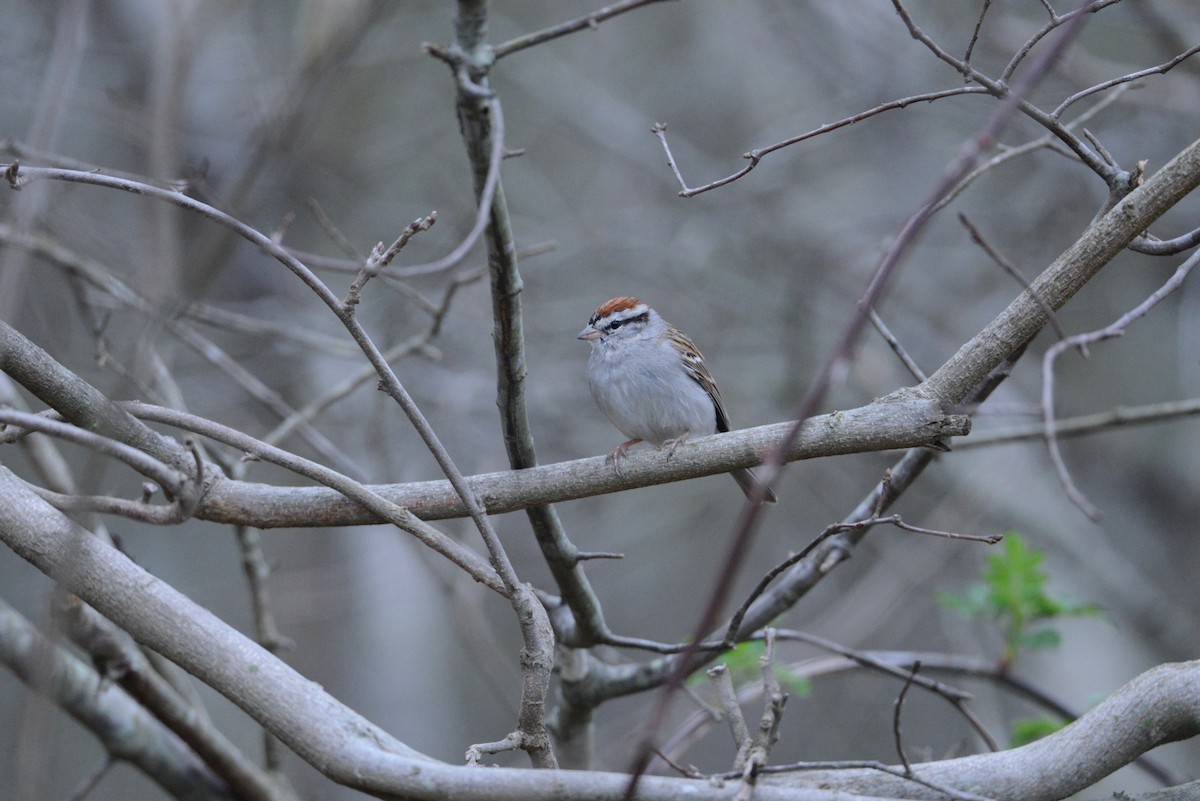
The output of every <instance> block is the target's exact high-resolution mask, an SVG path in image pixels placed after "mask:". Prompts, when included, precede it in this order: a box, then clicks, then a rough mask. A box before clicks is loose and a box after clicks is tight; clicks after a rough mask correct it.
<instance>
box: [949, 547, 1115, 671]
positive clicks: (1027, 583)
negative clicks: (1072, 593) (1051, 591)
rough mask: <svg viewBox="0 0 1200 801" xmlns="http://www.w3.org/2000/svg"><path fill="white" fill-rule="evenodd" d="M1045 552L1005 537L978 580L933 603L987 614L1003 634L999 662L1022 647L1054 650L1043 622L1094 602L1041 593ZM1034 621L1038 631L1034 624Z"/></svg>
mask: <svg viewBox="0 0 1200 801" xmlns="http://www.w3.org/2000/svg"><path fill="white" fill-rule="evenodd" d="M1044 558H1045V554H1044V553H1043V552H1042V551H1039V550H1037V549H1036V548H1031V547H1030V546H1029V545H1028V544H1027V543H1026V541H1025V538H1024V537H1022V536H1021V535H1020V534H1018V533H1016V532H1014V531H1010V532H1008V533H1007V534H1005V535H1004V545H1003V548H1002V549H1001V550H1000V552H999V553H993V554H990V555H989V556H988V557H987V564H986V567H985V568H984V572H983V580H982V581H979V582H976V583H974V584H972V585H971V586H969V587H968V588H967V589H966V591H965V592H964V593H963V594H961V595H955V594H952V593H939V594H938V603H939V604H941V605H942V607H943V608H945V609H949V610H952V611H955V612H959V613H961V614H964V615H967V616H969V617H977V618H983V617H988V618H991V619H992V620H993V621H994V622H995V623H996V625H997V626H998V627H999V628H1000V631H1001V635H1002V636H1003V638H1004V645H1003V657H1002V659H1003V661H1004V662H1006V663H1011V662H1012V661H1013V660H1015V659H1016V657H1017V655H1018V653H1019V652H1020V651H1021V649H1022V648H1025V649H1036V648H1054V647H1057V646H1058V645H1059V643H1060V641H1061V636H1060V635H1059V633H1058V631H1057V630H1056V629H1054V628H1050V627H1046V626H1044V625H1039V624H1044V623H1045V622H1046V621H1049V620H1054V619H1055V618H1061V617H1082V616H1091V615H1097V614H1099V613H1100V611H1101V609H1100V607H1099V606H1098V605H1096V604H1080V603H1075V602H1074V601H1070V600H1066V599H1063V598H1055V597H1053V596H1051V595H1048V594H1047V593H1046V583H1047V581H1048V580H1049V575H1048V574H1047V573H1046V571H1045V569H1044V568H1043V566H1042V562H1043V560H1044ZM1035 625H1039V627H1038V628H1037V629H1034V628H1033V626H1035Z"/></svg>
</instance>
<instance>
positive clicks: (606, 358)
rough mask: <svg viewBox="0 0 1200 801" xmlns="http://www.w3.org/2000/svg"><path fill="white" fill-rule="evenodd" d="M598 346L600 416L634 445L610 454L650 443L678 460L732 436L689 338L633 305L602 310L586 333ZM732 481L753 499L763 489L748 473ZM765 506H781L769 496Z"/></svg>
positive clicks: (594, 373)
mask: <svg viewBox="0 0 1200 801" xmlns="http://www.w3.org/2000/svg"><path fill="white" fill-rule="evenodd" d="M578 338H579V339H582V340H584V341H585V342H587V343H588V344H589V345H591V354H590V355H589V356H588V362H587V381H588V386H589V387H590V388H591V390H592V398H594V399H595V401H596V405H597V406H599V407H600V411H601V412H603V413H604V416H605V417H607V418H608V420H609V422H611V423H612V424H613V425H614V426H616V427H617V430H619V431H620V432H621V433H622V434H624V435H625V436H626V437H628V438H629V439H628V441H626V442H623V443H621V444H620V445H618V446H617V447H616V449H615V450H614V451H613V452H612V453H611V454H609V458H610V459H611V460H612V462H613V465H614V467H615V468H616V469H617V470H618V471H619V470H620V459H621V458H622V457H623V456H624V455H625V451H627V450H628V449H629V448H630V447H632V446H633V445H636V444H637V443H639V442H648V443H650V444H651V445H653V446H655V447H658V448H662V447H666V448H667V449H668V455H671V454H674V453H675V449H676V448H678V447H679V445H680V444H681V443H683V442H684V441H685V440H686V439H687V438H688V437H690V436H693V435H695V436H705V435H708V434H716V433H718V432H725V431H729V415H728V414H726V412H725V404H724V402H723V401H722V400H721V393H720V390H718V389H717V383H716V381H714V380H713V377H712V374H711V373H709V371H708V367H707V366H706V365H705V363H704V356H703V355H702V354H701V353H700V350H699V348H697V347H696V345H695V343H693V342H692V340H691V339H689V338H688V337H687V335H686V334H684V333H683V332H682V331H680V330H679V329H678V328H676V327H675V326H673V325H671V324H670V323H668V322H667V321H666V320H664V319H663V318H662V316H661V315H659V313H658V312H656V311H655V310H654V309H652V308H650V306H648V305H647V304H645V303H643V302H642V301H640V300H638V299H637V298H633V297H627V296H622V297H617V298H613V299H612V300H609V301H606V302H605V303H602V304H600V306H599V308H597V309H596V311H595V313H594V314H592V316H591V318H590V319H589V320H588V324H587V325H586V326H584V327H583V330H582V331H580V332H579V335H578ZM730 475H732V476H733V478H734V480H735V481H737V483H738V486H739V487H741V488H742V492H744V493H745V494H746V497H748V498H750V497H753V495H752V492H753V491H754V488H755V487H756V486H757V485H758V483H759V481H758V476H757V475H755V473H754V471H753V470H750V469H748V468H738V469H736V470H733V471H731V473H730ZM762 499H763V501H764V502H765V503H775V502H776V500H777V498H776V496H775V493H774V492H772V491H771V489H770V487H764V488H763V495H762Z"/></svg>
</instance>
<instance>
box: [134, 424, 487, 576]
mask: <svg viewBox="0 0 1200 801" xmlns="http://www.w3.org/2000/svg"><path fill="white" fill-rule="evenodd" d="M124 406H125V407H126V408H128V409H129V410H130V411H131V412H132V413H134V414H135V415H136V416H138V417H139V418H142V419H146V420H153V421H155V422H159V423H165V424H167V425H172V426H176V427H178V428H182V429H184V430H186V431H191V432H193V433H195V434H200V435H201V436H204V437H208V438H209V439H212V440H215V441H217V442H223V443H225V444H226V445H229V446H231V447H234V448H238V449H240V450H242V451H245V452H246V453H248V454H250V455H252V456H253V457H254V458H256V459H262V460H264V461H269V462H272V463H273V464H277V465H279V466H280V467H283V468H286V469H288V470H291V471H292V472H294V473H297V474H299V475H302V476H305V477H307V478H311V479H312V480H314V481H317V482H320V483H321V484H324V485H325V486H327V487H329V488H331V489H334V490H337V491H338V492H339V493H341V494H343V495H345V496H346V497H347V498H352V499H353V500H354V501H356V502H357V503H360V504H362V505H363V506H364V507H366V508H368V509H370V510H371V512H372V513H373V514H376V515H378V516H379V517H380V518H381V519H382V520H386V521H387V522H389V523H392V524H394V525H396V526H398V527H399V528H401V529H403V530H404V531H407V532H408V533H410V534H412V535H413V536H415V537H416V538H417V539H419V540H420V541H421V542H422V543H424V544H425V545H427V546H429V547H430V548H432V549H433V550H435V551H437V552H438V553H440V554H441V555H442V556H444V557H446V558H447V559H449V560H450V561H451V562H453V563H454V564H456V565H458V566H459V567H461V568H462V569H463V570H465V571H466V572H467V573H468V574H469V575H470V576H471V577H472V578H473V579H475V580H476V581H478V582H480V583H481V584H484V585H485V586H487V587H490V588H491V589H493V590H495V591H496V592H498V593H500V594H501V595H506V594H507V592H508V590H507V589H506V588H505V587H504V585H503V584H502V583H501V581H500V579H499V577H498V576H497V575H496V573H495V571H493V570H492V569H491V568H490V567H488V566H487V565H486V564H484V563H483V561H482V560H481V559H480V558H479V557H478V556H477V555H476V554H475V553H474V552H472V551H470V550H468V549H467V548H465V547H463V546H462V545H459V544H458V543H457V542H455V541H454V540H452V539H450V538H449V537H447V536H446V535H445V534H443V533H442V532H440V531H438V530H437V529H436V528H434V527H433V526H431V525H429V524H428V523H426V522H425V521H423V520H421V519H420V518H418V517H417V516H415V515H414V514H413V513H412V512H410V511H409V510H408V509H406V508H404V507H401V506H397V505H396V504H394V503H392V502H391V501H389V500H387V499H386V498H384V497H382V496H381V495H379V494H378V493H376V492H373V491H371V490H370V489H368V488H367V487H365V486H363V485H362V484H360V483H358V482H357V481H354V480H353V479H351V478H348V477H347V476H344V475H341V474H340V473H338V472H336V471H334V470H331V469H329V468H327V467H324V466H323V465H319V464H317V463H315V462H312V461H309V460H308V459H304V458H303V457H300V456H297V455H295V454H293V453H288V452H287V451H284V450H282V449H280V448H277V447H275V446H274V445H268V444H267V443H265V442H262V441H261V440H258V439H255V438H254V437H252V436H250V435H249V434H244V433H242V432H241V431H238V430H236V429H233V428H229V427H228V426H223V425H221V424H220V423H216V422H213V421H212V420H206V419H204V418H202V417H197V416H196V415H193V414H188V413H187V412H181V411H177V410H175V409H166V408H163V407H160V406H151V405H150V404H145V403H127V404H124Z"/></svg>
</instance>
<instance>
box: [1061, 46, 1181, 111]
mask: <svg viewBox="0 0 1200 801" xmlns="http://www.w3.org/2000/svg"><path fill="white" fill-rule="evenodd" d="M1197 53H1200V45H1196V46H1195V47H1191V48H1189V49H1187V50H1185V51H1184V52H1182V53H1180V54H1179V55H1177V56H1175V58H1173V59H1171V60H1170V61H1164V62H1163V63H1162V64H1159V65H1158V66H1156V67H1147V68H1146V69H1144V70H1138V71H1137V72H1131V73H1129V74H1128V75H1122V76H1121V77H1120V78H1113V79H1112V80H1108V81H1104V82H1103V83H1098V84H1096V85H1095V86H1089V87H1088V88H1087V89H1083V90H1081V91H1079V92H1076V93H1075V94H1073V95H1071V96H1070V97H1068V98H1067V99H1066V100H1064V101H1063V102H1061V103H1059V104H1058V106H1057V107H1056V108H1055V109H1054V111H1051V112H1050V118H1051V119H1055V120H1057V119H1058V118H1059V117H1061V116H1062V113H1063V112H1064V111H1066V110H1067V108H1068V107H1069V106H1070V105H1071V104H1073V103H1075V102H1077V101H1079V100H1082V99H1083V98H1085V97H1087V96H1088V95H1093V94H1095V93H1096V92H1103V91H1104V90H1106V89H1111V88H1112V87H1114V86H1118V85H1120V84H1123V83H1128V82H1130V81H1136V80H1138V79H1139V78H1145V77H1146V76H1148V75H1165V74H1166V73H1167V72H1169V71H1170V70H1171V69H1172V68H1174V67H1175V66H1176V65H1178V64H1180V63H1182V62H1183V61H1186V60H1187V59H1189V58H1191V57H1192V56H1194V55H1196V54H1197Z"/></svg>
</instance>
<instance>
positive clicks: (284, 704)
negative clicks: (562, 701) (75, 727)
mask: <svg viewBox="0 0 1200 801" xmlns="http://www.w3.org/2000/svg"><path fill="white" fill-rule="evenodd" d="M0 496H2V497H4V498H5V503H4V504H0V539H2V540H3V541H4V542H5V543H6V544H7V545H8V546H9V547H11V548H12V549H13V550H14V551H16V552H17V553H18V554H19V555H20V556H22V557H23V558H25V559H27V560H28V561H30V562H31V563H33V564H34V565H35V566H36V567H38V568H39V569H40V570H42V571H43V572H45V573H47V574H48V575H50V576H52V577H54V578H56V579H57V580H58V581H60V582H62V583H63V584H64V585H65V587H66V588H67V589H68V590H70V591H71V592H74V593H75V594H76V595H78V596H80V598H82V599H83V600H85V601H87V602H88V603H89V604H91V605H92V606H94V607H95V608H96V609H97V610H98V611H99V612H101V613H102V614H104V615H105V616H106V617H108V618H109V619H110V620H112V621H113V622H114V623H116V624H117V625H118V626H120V627H121V628H123V629H125V630H126V631H128V632H129V633H130V634H131V635H133V637H134V638H135V639H136V640H138V641H139V642H141V643H142V644H143V645H146V646H148V647H150V648H152V649H154V650H155V651H158V652H159V653H161V654H162V655H164V656H166V657H167V658H169V659H171V660H172V661H173V662H175V663H177V664H179V665H180V666H181V667H183V668H185V669H186V670H188V671H189V672H190V673H192V674H194V675H195V676H197V677H198V678H200V679H201V680H202V681H204V682H206V683H208V684H209V685H210V686H212V687H213V688H214V689H216V690H217V691H219V692H220V693H222V694H223V695H225V696H226V697H227V698H229V699H230V700H231V701H233V703H235V704H236V705H238V706H239V707H241V708H242V709H243V710H245V711H246V712H247V714H249V715H250V716H251V717H253V718H254V719H255V720H257V721H258V722H259V723H261V724H262V725H263V726H264V727H266V728H267V729H268V730H270V731H271V732H272V733H274V734H275V735H277V736H278V737H280V739H282V740H283V741H284V742H285V743H286V744H287V745H288V747H290V748H291V749H292V750H293V751H295V752H296V753H297V754H298V755H299V756H300V757H301V758H302V759H304V760H305V761H307V762H308V763H309V764H311V765H313V766H314V767H316V768H317V769H318V770H320V771H321V772H322V773H323V774H324V775H326V776H328V777H329V778H331V779H333V780H334V781H337V782H340V783H342V784H345V785H347V786H349V787H353V788H355V789H358V790H360V791H363V792H367V793H374V794H380V795H384V794H386V795H393V796H395V795H401V796H404V797H406V798H411V799H429V800H430V801H433V799H438V798H445V797H446V796H447V795H453V796H454V797H455V798H458V799H462V801H485V800H486V801H497V800H499V801H506V800H511V801H516V799H525V801H550V799H561V798H564V797H571V798H576V799H597V801H598V800H599V799H613V798H617V797H620V794H621V793H622V791H623V790H624V788H625V786H626V785H627V783H628V777H626V776H624V775H623V774H614V773H599V772H596V773H593V772H586V771H542V770H522V769H502V770H479V769H475V768H468V767H456V766H450V765H446V764H445V763H441V762H438V761H437V760H434V759H431V758H429V757H427V756H425V755H423V754H421V753H420V752H418V751H416V750H414V749H412V748H411V747H409V746H408V745H406V744H405V743H402V742H400V741H398V740H396V739H395V738H393V737H391V736H390V735H388V734H387V733H386V732H384V731H383V730H382V729H380V728H378V727H377V726H375V725H374V724H372V723H370V722H369V721H367V720H366V719H364V718H363V717H361V716H360V715H358V714H357V713H355V712H354V711H353V710H351V709H349V708H347V707H346V706H344V705H343V704H341V703H340V702H338V701H337V700H336V699H334V698H333V697H332V696H330V695H329V694H328V693H326V692H325V691H324V690H323V689H322V688H321V687H320V686H319V685H317V684H314V683H313V682H310V681H309V680H307V679H305V678H304V677H303V676H301V675H300V674H299V673H297V672H296V671H295V670H293V669H292V668H290V667H289V666H287V665H286V664H284V663H283V662H281V661H280V660H278V659H277V658H275V657H274V656H272V655H271V654H269V653H268V652H267V651H266V650H265V649H263V648H262V647H260V646H258V645H256V644H255V643H253V642H252V641H250V640H249V639H248V638H247V637H245V636H244V635H242V634H241V633H239V632H237V631H236V630H234V629H233V628H231V627H230V626H229V625H227V624H226V623H224V622H222V621H221V620H219V619H218V618H217V617H216V616H215V615H213V614H212V613H210V612H208V611H207V610H205V609H204V608H202V607H200V606H198V605H197V604H195V603H194V602H192V601H190V600H189V599H188V598H186V597H185V596H183V595H182V594H181V593H179V592H178V591H176V590H175V589H173V588H171V587H170V586H168V585H166V584H164V583H163V582H161V581H159V580H158V579H156V578H155V577H154V576H152V575H150V574H149V573H147V572H146V571H145V570H143V569H142V568H140V567H138V566H137V565H135V564H134V563H133V562H132V561H130V560H129V559H128V558H127V557H125V556H124V555H123V554H121V553H120V552H118V551H117V550H116V549H114V548H111V547H109V546H107V545H104V544H103V543H101V542H100V541H99V540H98V539H96V538H95V537H92V536H90V535H89V534H87V532H85V531H84V530H83V529H81V528H80V527H79V526H77V525H76V524H75V523H73V522H72V521H70V520H69V519H68V518H66V517H65V516H64V515H62V514H61V513H59V512H57V511H55V510H54V509H52V508H50V507H48V506H47V505H46V504H45V503H44V502H42V501H41V500H40V499H39V498H38V497H37V496H36V495H34V494H33V493H32V492H31V491H29V490H28V489H27V488H25V487H24V486H23V484H22V483H21V482H20V481H19V480H18V479H17V478H16V476H15V475H14V474H13V473H12V472H11V471H9V470H8V469H7V468H4V467H0ZM1198 733H1200V662H1190V663H1182V664H1174V665H1163V666H1160V667H1157V668H1154V669H1152V670H1150V671H1148V672H1147V673H1145V674H1143V675H1142V676H1140V677H1138V678H1136V679H1134V680H1133V681H1132V682H1130V683H1129V684H1127V685H1126V686H1125V687H1124V688H1122V689H1121V690H1119V691H1117V692H1116V693H1115V694H1114V695H1113V696H1112V697H1110V698H1109V699H1108V700H1106V701H1104V702H1102V703H1101V704H1099V705H1098V706H1097V707H1095V708H1094V709H1093V710H1091V711H1090V712H1088V713H1087V714H1086V715H1084V716H1083V717H1082V718H1080V719H1079V720H1078V721H1076V722H1075V723H1073V724H1071V725H1070V726H1068V727H1066V728H1065V729H1063V730H1062V731H1060V732H1058V733H1056V734H1054V735H1051V736H1049V737H1047V738H1045V739H1043V740H1039V741H1038V742H1036V743H1032V744H1030V745H1027V746H1024V747H1022V748H1018V749H1014V750H1012V751H1005V752H1001V753H998V754H984V755H978V756H971V757H965V758H962V759H955V760H948V761H945V762H935V763H928V764H924V765H915V766H914V770H915V771H917V773H918V775H920V776H921V777H922V778H924V779H927V780H933V781H937V782H939V783H942V784H946V785H949V786H956V785H957V786H965V785H967V784H968V783H970V784H971V785H972V786H975V787H978V786H980V784H981V783H982V784H983V785H984V786H987V787H988V788H989V791H990V794H991V795H993V796H995V797H999V798H1006V799H1009V798H1011V799H1016V798H1021V799H1027V800H1029V801H1049V799H1058V798H1062V797H1065V796H1066V795H1069V794H1070V793H1072V792H1076V791H1078V790H1079V789H1083V788H1084V787H1087V786H1088V785H1089V784H1091V783H1094V782H1095V781H1097V780H1098V779H1099V778H1101V777H1102V776H1104V775H1107V774H1108V773H1110V772H1112V770H1115V769H1116V768H1117V767H1120V765H1122V764H1127V763H1128V762H1129V761H1130V760H1131V759H1132V758H1133V757H1135V756H1136V755H1138V754H1140V753H1142V752H1144V751H1147V750H1149V749H1151V748H1154V747H1156V746H1158V745H1161V744H1163V743H1167V742H1172V741H1174V740H1179V739H1182V738H1184V737H1190V736H1194V735H1196V734H1198ZM1064 766H1071V768H1072V769H1071V770H1064ZM1048 777H1059V778H1057V779H1056V780H1051V779H1050V778H1048ZM826 788H837V789H826ZM847 790H848V791H851V792H857V793H860V794H863V795H871V794H877V795H890V796H894V797H913V795H912V793H913V788H912V787H911V786H910V785H909V784H908V783H906V782H900V781H899V780H896V779H894V778H892V777H887V776H879V775H870V776H866V775H861V774H860V772H856V771H847V772H839V773H824V774H803V775H789V776H776V777H771V778H767V777H765V776H764V777H763V778H762V779H760V782H759V785H758V787H757V788H756V789H755V791H754V797H755V798H756V799H758V801H818V800H820V801H833V799H835V798H844V797H845V792H846V791H847ZM729 794H730V789H729V788H722V787H718V786H715V785H712V784H710V783H708V782H702V781H695V780H690V779H674V778H659V777H643V779H642V781H641V783H640V784H639V787H638V798H639V799H642V801H666V799H668V798H679V797H681V796H683V795H687V797H690V798H694V799H697V800H698V801H716V799H720V798H728V797H729ZM917 797H924V798H929V797H937V796H930V795H928V794H922V795H920V796H917Z"/></svg>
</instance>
